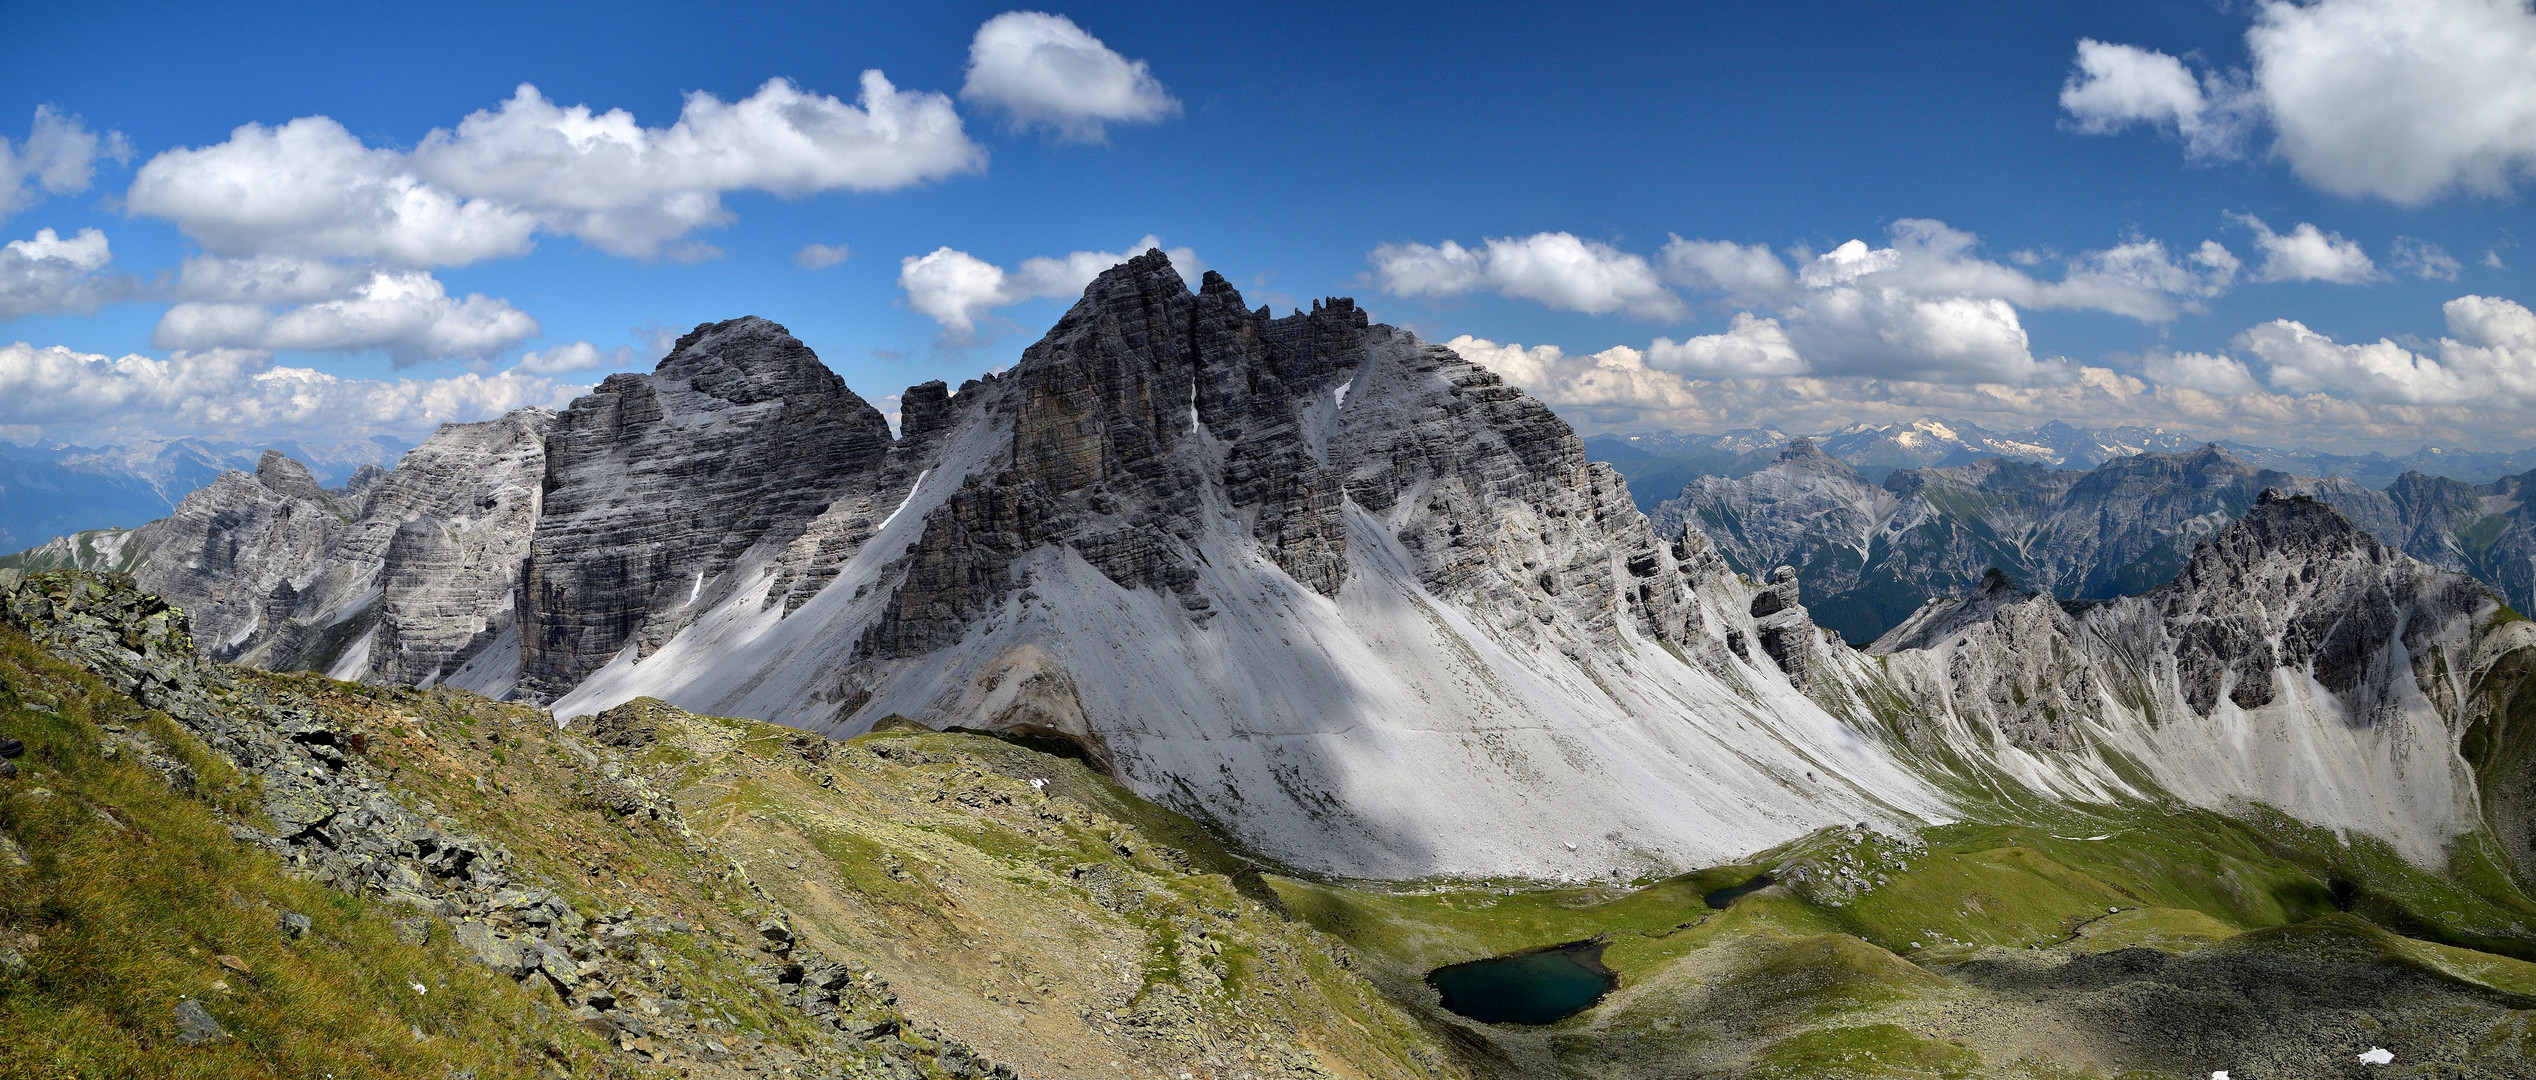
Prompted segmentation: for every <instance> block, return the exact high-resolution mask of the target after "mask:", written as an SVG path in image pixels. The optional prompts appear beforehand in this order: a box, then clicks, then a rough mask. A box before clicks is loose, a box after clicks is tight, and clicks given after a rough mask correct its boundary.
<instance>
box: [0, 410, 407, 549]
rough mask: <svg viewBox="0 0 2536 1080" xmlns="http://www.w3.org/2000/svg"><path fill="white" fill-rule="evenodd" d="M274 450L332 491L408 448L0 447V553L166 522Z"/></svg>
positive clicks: (367, 442) (363, 444)
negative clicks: (189, 499) (195, 496)
mask: <svg viewBox="0 0 2536 1080" xmlns="http://www.w3.org/2000/svg"><path fill="white" fill-rule="evenodd" d="M268 449H271V450H280V451H281V452H282V453H284V454H286V455H289V456H290V457H291V458H293V459H295V460H297V461H299V462H300V463H301V464H304V465H306V466H308V471H309V472H310V474H312V475H313V476H315V477H316V478H317V479H318V481H319V482H321V483H324V484H327V485H330V486H331V485H336V484H340V483H342V482H344V481H345V480H347V479H349V478H350V477H351V476H352V473H353V470H355V469H358V468H360V467H361V466H363V465H377V466H380V467H383V468H384V467H387V466H392V465H394V464H396V460H397V459H398V458H399V457H402V456H403V455H404V453H405V451H406V450H407V449H410V444H407V443H404V442H400V441H397V440H395V439H391V438H387V437H385V436H381V437H378V438H373V439H360V440H347V441H344V442H340V443H332V444H308V443H295V442H280V443H236V442H214V441H210V440H205V439H174V440H166V441H155V442H140V443H130V444H126V445H120V446H75V445H70V444H55V445H52V446H16V445H12V444H7V443H0V548H5V549H7V550H12V551H14V550H17V549H20V548H25V547H31V546H34V545H37V544H41V543H43V542H45V541H46V540H49V539H52V538H53V537H56V536H65V535H68V534H70V533H75V532H80V531H83V530H87V529H106V528H131V527H134V526H137V525H140V524H142V523H144V522H147V521H152V520H155V519H158V518H163V517H166V516H167V515H168V514H169V512H171V511H173V510H174V509H175V508H176V504H177V503H179V502H182V501H184V498H185V496H187V495H189V494H192V493H193V492H194V490H195V489H197V488H201V487H203V486H205V485H208V484H210V483H211V482H212V481H213V480H215V479H217V478H218V477H219V476H220V474H221V473H224V472H227V471H230V470H232V469H239V470H247V471H253V470H254V469H255V467H256V463H257V462H258V461H259V460H260V459H261V458H262V457H263V455H264V451H266V450H268Z"/></svg>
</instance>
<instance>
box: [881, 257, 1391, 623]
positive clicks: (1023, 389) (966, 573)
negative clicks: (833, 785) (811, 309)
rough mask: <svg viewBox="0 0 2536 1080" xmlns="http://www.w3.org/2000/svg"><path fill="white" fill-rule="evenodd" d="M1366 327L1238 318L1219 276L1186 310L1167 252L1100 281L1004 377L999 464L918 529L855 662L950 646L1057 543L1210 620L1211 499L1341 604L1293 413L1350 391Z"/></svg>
mask: <svg viewBox="0 0 2536 1080" xmlns="http://www.w3.org/2000/svg"><path fill="white" fill-rule="evenodd" d="M1368 326H1369V323H1368V322H1367V320H1366V318H1365V315H1364V313H1363V312H1361V311H1358V310H1356V306H1355V304H1354V303H1353V302H1351V301H1343V300H1342V301H1333V302H1331V303H1330V304H1329V305H1328V306H1327V307H1324V306H1323V305H1321V304H1318V303H1316V304H1314V305H1313V311H1312V312H1311V313H1310V314H1301V313H1298V314H1295V315H1291V316H1288V317H1286V318H1282V319H1279V318H1272V317H1270V316H1269V314H1268V309H1266V308H1260V309H1259V310H1257V311H1251V310H1247V309H1245V308H1243V307H1242V298H1241V294H1240V293H1239V292H1237V291H1235V290H1234V288H1233V287H1232V285H1231V284H1230V283H1228V282H1226V281H1225V280H1224V279H1223V278H1222V277H1221V276H1219V275H1214V274H1209V275H1208V276H1207V278H1206V280H1205V282H1204V284H1203V286H1202V287H1201V288H1200V290H1199V291H1198V292H1197V293H1196V294H1194V295H1192V294H1191V293H1190V292H1189V289H1188V286H1187V285H1186V284H1185V283H1184V282H1183V281H1182V280H1181V278H1180V275H1179V272H1178V271H1176V270H1174V269H1172V267H1171V263H1170V260H1169V259H1166V258H1164V257H1162V256H1161V255H1160V254H1159V253H1148V254H1146V255H1143V256H1139V257H1137V258H1135V259H1131V260H1129V261H1128V262H1127V263H1125V264H1123V265H1121V266H1119V267H1118V268H1116V269H1113V270H1111V271H1109V272H1108V273H1105V274H1103V275H1101V276H1100V278H1099V279H1097V280H1095V281H1094V282H1093V283H1092V285H1091V287H1090V288H1089V289H1087V290H1085V293H1084V298H1083V301H1082V302H1081V303H1079V304H1077V305H1075V307H1074V309H1073V310H1071V311H1069V312H1067V313H1066V315H1065V317H1064V318H1063V319H1062V320H1060V321H1059V322H1058V323H1057V325H1056V328H1055V329H1053V330H1050V331H1049V332H1048V335H1047V337H1045V338H1043V339H1041V340H1040V341H1039V343H1038V344H1035V345H1032V346H1031V347H1030V348H1029V349H1028V350H1026V351H1024V352H1023V354H1022V361H1021V363H1020V364H1019V365H1017V366H1016V367H1015V368H1014V369H1013V371H1012V372H1011V373H1009V374H1008V375H1006V376H1005V377H1004V378H1003V379H1001V380H999V382H1000V384H1001V391H1000V392H1001V394H1002V395H1003V396H1004V397H1005V398H1006V399H1008V400H1009V401H1010V402H1011V403H1012V405H1011V407H1012V408H1013V411H1014V415H1013V420H1012V434H1011V439H1010V450H1009V454H1008V456H1005V457H1004V458H1003V459H1002V460H1003V463H1004V467H1002V468H999V469H997V470H995V471H994V472H993V473H991V474H988V475H980V474H972V475H971V476H969V477H968V478H967V480H966V481H965V483H964V486H963V487H962V488H961V490H960V491H959V492H958V493H957V494H955V495H953V496H952V497H951V499H950V502H949V504H948V505H947V506H945V507H944V509H942V510H941V511H938V512H936V513H935V514H934V515H933V516H932V517H930V518H929V519H928V521H927V524H926V529H925V534H924V537H923V539H922V540H921V541H920V542H919V544H918V545H917V548H916V550H915V551H914V552H912V553H910V555H909V560H910V561H909V563H908V564H907V566H906V570H905V573H906V579H905V581H906V583H905V585H904V586H902V587H901V588H900V589H899V590H898V592H897V593H896V596H895V599H894V600H893V601H892V602H891V603H890V605H889V607H888V608H887V610H885V611H884V612H883V613H882V615H881V618H880V619H879V620H878V621H877V622H875V623H874V624H873V625H872V626H871V627H870V629H869V630H867V631H866V632H865V634H864V636H863V639H862V643H861V648H860V651H859V655H860V656H861V657H862V658H863V659H867V660H887V659H892V658H896V657H902V656H911V655H915V654H918V653H922V652H926V651H930V650H932V649H936V648H940V647H942V646H943V645H945V644H948V643H949V642H950V641H952V640H956V639H957V637H958V636H959V634H960V633H961V632H962V630H963V629H964V628H965V627H966V626H967V624H968V623H969V622H970V621H971V620H972V619H973V618H974V617H975V616H976V615H977V614H978V613H979V612H980V611H982V610H984V609H985V608H986V607H987V606H988V605H989V604H991V603H993V602H994V601H996V600H997V599H999V598H1001V597H1002V596H1004V595H1005V594H1007V593H1009V592H1010V591H1011V590H1012V589H1013V588H1014V586H1015V584H1016V583H1015V580H1014V578H1013V577H1012V575H1011V573H1010V568H1011V565H1012V563H1013V561H1014V560H1015V559H1016V558H1018V557H1020V556H1021V555H1022V554H1024V553H1026V552H1028V551H1030V550H1032V549H1034V548H1038V547H1040V546H1042V545H1045V544H1050V543H1063V544H1065V545H1066V546H1067V547H1069V548H1071V549H1072V550H1073V551H1075V552H1076V553H1077V554H1080V555H1081V556H1082V557H1083V558H1084V559H1085V560H1086V561H1088V562H1090V563H1091V564H1092V565H1093V566H1095V567H1097V568H1099V569H1100V571H1101V572H1102V573H1103V574H1104V575H1107V576H1108V577H1109V578H1110V580H1112V581H1115V582H1117V583H1118V584H1120V585H1121V586H1124V587H1131V588H1134V587H1148V588H1155V589H1160V590H1167V591H1169V592H1171V593H1173V594H1174V595H1176V596H1178V597H1179V598H1180V599H1181V602H1182V603H1184V604H1185V605H1186V606H1187V607H1188V608H1189V609H1190V610H1192V611H1194V612H1201V613H1202V612H1204V611H1206V610H1207V609H1208V606H1209V601H1207V600H1206V598H1204V597H1202V596H1198V595H1196V594H1194V593H1193V592H1191V587H1192V586H1193V585H1194V584H1195V582H1196V580H1197V572H1196V570H1195V569H1194V565H1195V562H1194V559H1195V556H1194V555H1193V554H1192V553H1193V551H1194V547H1193V545H1194V544H1195V543H1196V540H1197V533H1198V531H1199V528H1200V526H1201V524H1202V522H1203V515H1201V514H1200V510H1201V505H1200V499H1201V493H1202V491H1208V490H1214V491H1220V492H1221V494H1222V497H1223V498H1224V499H1225V500H1226V501H1227V502H1228V503H1229V504H1230V507H1231V509H1232V510H1233V511H1234V512H1235V514H1236V515H1237V516H1239V517H1241V518H1242V519H1243V521H1242V527H1243V528H1244V529H1245V531H1247V532H1248V533H1249V534H1250V535H1251V536H1252V537H1253V538H1254V539H1256V540H1257V541H1258V542H1259V544H1260V545H1261V548H1262V550H1263V551H1265V552H1266V553H1267V555H1268V556H1269V558H1271V559H1272V560H1274V561H1275V562H1276V563H1277V565H1278V566H1279V567H1280V568H1282V569H1284V570H1285V571H1286V572H1287V573H1288V574H1290V575H1292V576H1293V577H1294V578H1295V579H1296V580H1297V581H1300V582H1302V583H1304V584H1305V585H1307V586H1309V587H1310V588H1312V589H1314V590H1315V591H1318V592H1320V593H1323V594H1325V595H1326V594H1329V593H1332V592H1335V591H1336V590H1337V588H1338V584H1339V582H1340V580H1341V579H1343V578H1344V577H1345V575H1346V571H1347V535H1346V532H1347V530H1346V523H1345V522H1344V520H1343V519H1342V518H1341V517H1340V515H1339V512H1338V504H1339V498H1340V494H1341V492H1340V484H1339V480H1338V477H1337V476H1336V474H1335V473H1333V472H1332V471H1331V469H1330V467H1329V466H1328V464H1326V463H1325V462H1324V461H1323V460H1322V455H1320V454H1318V453H1316V450H1317V449H1318V448H1317V447H1314V446H1312V445H1311V444H1310V442H1309V441H1308V440H1307V438H1306V437H1305V434H1304V431H1303V426H1302V424H1301V423H1300V421H1299V419H1298V415H1297V408H1296V398H1297V397H1298V396H1303V395H1310V394H1313V393H1316V392H1321V391H1322V389H1323V388H1324V387H1330V386H1335V385H1337V384H1338V383H1339V382H1340V381H1341V380H1343V379H1344V378H1345V375H1346V372H1347V371H1348V370H1350V369H1351V368H1352V367H1353V365H1354V364H1355V363H1356V358H1355V354H1356V353H1357V352H1360V351H1361V349H1362V343H1363V340H1364V337H1365V335H1366V331H1367V327H1368ZM934 385H936V386H938V385H939V384H934ZM917 390H918V391H922V393H921V394H918V393H916V392H911V394H910V396H909V398H908V399H903V400H914V401H917V402H919V403H920V404H921V406H922V409H921V411H917V412H911V413H909V414H907V415H908V416H911V417H919V418H921V420H916V421H909V424H910V426H909V427H908V428H907V431H908V437H909V438H910V439H911V440H912V439H917V438H922V437H924V436H925V435H927V434H930V432H931V431H933V430H935V429H936V428H937V427H938V426H939V425H940V424H941V423H942V421H941V420H940V419H938V417H939V416H940V415H942V405H941V404H940V401H939V398H938V397H937V396H936V395H937V394H938V393H939V391H936V390H930V389H928V388H926V387H919V388H917ZM1199 444H1203V447H1204V450H1203V452H1200V453H1188V454H1175V451H1178V450H1181V449H1182V448H1183V447H1190V446H1197V445H1199Z"/></svg>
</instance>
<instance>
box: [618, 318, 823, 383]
mask: <svg viewBox="0 0 2536 1080" xmlns="http://www.w3.org/2000/svg"><path fill="white" fill-rule="evenodd" d="M653 374H654V376H655V377H659V378H671V379H680V380H683V381H685V382H686V383H687V384H688V385H689V386H691V387H693V388H695V390H697V391H698V392H700V393H704V394H708V395H711V396H713V397H716V398H720V399H722V400H724V401H728V402H730V403H732V404H734V405H749V404H754V403H757V402H760V401H769V400H773V399H776V398H784V399H788V400H789V399H795V398H805V399H813V400H820V401H825V400H832V399H836V398H839V397H852V396H853V393H852V392H851V391H849V390H847V389H846V388H845V380H843V379H840V378H838V377H837V374H836V373H835V372H833V371H830V370H828V367H827V365H825V364H822V363H820V362H819V356H818V354H816V353H813V352H811V351H810V347H809V346H807V345H804V344H802V343H801V339H799V338H796V337H794V336H793V335H792V331H790V330H786V329H784V327H783V325H782V324H780V323H776V322H773V321H770V320H767V319H762V318H759V317H757V316H755V315H746V316H742V317H740V318H737V319H727V320H724V321H722V322H718V323H700V324H698V325H697V326H696V328H695V329H694V330H690V331H688V332H687V333H686V334H685V335H684V336H682V337H680V338H679V339H678V343H677V344H676V345H675V346H673V347H672V348H671V349H670V350H669V355H668V356H665V357H662V358H661V361H660V366H659V367H657V368H656V369H654V371H653ZM856 400H857V402H858V403H859V402H860V400H861V399H859V398H857V399H856Z"/></svg>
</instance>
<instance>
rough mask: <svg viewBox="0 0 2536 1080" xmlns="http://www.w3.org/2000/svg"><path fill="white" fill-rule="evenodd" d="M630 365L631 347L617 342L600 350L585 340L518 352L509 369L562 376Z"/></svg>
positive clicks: (632, 350)
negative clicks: (535, 350)
mask: <svg viewBox="0 0 2536 1080" xmlns="http://www.w3.org/2000/svg"><path fill="white" fill-rule="evenodd" d="M632 366H634V347H633V346H630V345H619V346H617V347H616V348H613V349H601V348H599V347H598V346H596V345H593V344H590V343H589V342H587V341H575V342H572V343H571V344H568V345H558V346H556V347H554V348H552V349H547V350H544V351H542V352H525V353H521V354H520V362H519V364H518V365H517V366H516V367H514V368H513V369H512V370H514V371H518V372H521V373H523V374H528V375H562V374H566V373H568V372H575V371H607V370H613V369H616V368H627V367H632Z"/></svg>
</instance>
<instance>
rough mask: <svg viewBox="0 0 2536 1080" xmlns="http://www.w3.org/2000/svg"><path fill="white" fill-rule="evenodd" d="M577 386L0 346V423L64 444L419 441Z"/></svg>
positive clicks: (236, 354)
mask: <svg viewBox="0 0 2536 1080" xmlns="http://www.w3.org/2000/svg"><path fill="white" fill-rule="evenodd" d="M586 389H587V387H585V386H581V385H573V384H566V383H558V382H556V381H554V380H552V379H547V378H543V377H539V376H534V375H529V374H525V373H521V372H518V371H516V370H513V371H505V372H502V373H500V374H496V375H489V376H488V375H478V374H475V373H468V374H464V375H458V376H454V377H451V378H445V379H397V380H378V379H345V378H340V377H338V376H334V375H330V374H327V373H325V372H321V371H315V370H312V369H309V368H301V367H288V366H276V365H275V364H274V363H273V359H272V356H271V355H270V354H268V353H263V352H254V351H244V350H227V349H223V350H211V351H204V352H191V351H179V352H177V353H175V354H173V355H171V356H169V357H168V358H166V359H164V360H161V359H154V358H151V357H147V356H139V355H131V356H123V357H119V358H118V357H107V356H103V355H99V354H95V353H82V352H77V351H74V350H71V349H66V348H63V347H60V346H49V347H41V348H39V347H36V346H32V345H28V344H26V343H24V342H19V343H17V344H14V345H0V424H6V425H10V426H12V427H13V428H14V429H16V430H20V431H28V432H33V433H36V434H37V435H38V437H42V438H48V439H66V440H72V441H114V440H118V439H127V438H137V437H148V438H172V437H179V436H185V435H201V436H213V437H222V438H239V439H252V438H272V437H285V436H293V435H306V434H311V433H319V434H327V435H336V436H347V437H354V438H359V437H366V436H368V435H373V434H397V435H403V436H405V437H409V438H419V437H420V436H421V435H422V434H424V433H427V432H429V431H430V430H431V429H433V428H434V427H437V426H439V425H440V424H443V423H446V422H449V421H467V420H481V419H484V418H487V417H491V416H498V415H500V414H502V413H505V412H509V411H511V410H513V409H518V408H524V407H528V406H542V407H545V408H560V407H562V406H564V405H566V404H569V403H570V402H571V400H572V398H573V397H575V396H576V395H578V394H580V393H582V392H584V391H585V390H586Z"/></svg>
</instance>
